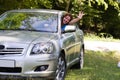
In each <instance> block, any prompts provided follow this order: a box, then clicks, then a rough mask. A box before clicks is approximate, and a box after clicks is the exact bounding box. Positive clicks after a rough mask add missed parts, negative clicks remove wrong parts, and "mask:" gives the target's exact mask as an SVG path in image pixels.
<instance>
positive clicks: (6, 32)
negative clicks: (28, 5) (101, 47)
mask: <svg viewBox="0 0 120 80" xmlns="http://www.w3.org/2000/svg"><path fill="white" fill-rule="evenodd" d="M66 13H67V12H65V11H58V10H42V9H21V10H11V11H7V12H5V13H3V14H2V15H1V16H0V77H3V76H4V77H5V76H7V78H11V77H12V78H14V77H17V78H18V77H19V78H27V79H28V78H36V77H38V78H39V77H40V79H41V78H45V79H54V80H64V78H65V74H66V70H67V69H68V68H69V67H70V66H72V65H74V64H76V63H79V68H82V67H83V54H84V40H83V32H82V30H80V29H79V27H78V25H77V24H74V25H67V26H66V27H65V29H64V32H62V31H61V17H62V16H63V15H65V14H66ZM42 80H43V79H42Z"/></svg>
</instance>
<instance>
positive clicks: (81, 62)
mask: <svg viewBox="0 0 120 80" xmlns="http://www.w3.org/2000/svg"><path fill="white" fill-rule="evenodd" d="M83 56H84V50H83V49H82V50H81V53H80V68H83V64H84V57H83Z"/></svg>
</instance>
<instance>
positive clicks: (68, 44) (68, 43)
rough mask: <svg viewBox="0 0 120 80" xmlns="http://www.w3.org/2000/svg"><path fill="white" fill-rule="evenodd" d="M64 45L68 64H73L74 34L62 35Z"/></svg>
mask: <svg viewBox="0 0 120 80" xmlns="http://www.w3.org/2000/svg"><path fill="white" fill-rule="evenodd" d="M62 39H63V45H64V49H65V53H66V58H67V62H71V61H72V60H73V58H74V53H75V45H74V44H75V35H74V32H68V33H62Z"/></svg>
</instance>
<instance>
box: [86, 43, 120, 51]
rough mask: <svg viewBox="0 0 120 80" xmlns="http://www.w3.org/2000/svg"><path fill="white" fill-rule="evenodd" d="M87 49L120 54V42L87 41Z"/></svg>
mask: <svg viewBox="0 0 120 80" xmlns="http://www.w3.org/2000/svg"><path fill="white" fill-rule="evenodd" d="M85 49H87V50H94V51H117V52H119V53H120V42H104V41H85Z"/></svg>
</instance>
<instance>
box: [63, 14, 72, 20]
mask: <svg viewBox="0 0 120 80" xmlns="http://www.w3.org/2000/svg"><path fill="white" fill-rule="evenodd" d="M65 16H70V21H71V20H72V19H73V16H72V15H71V14H70V13H67V14H65V15H63V16H62V20H63V18H64V17H65Z"/></svg>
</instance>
